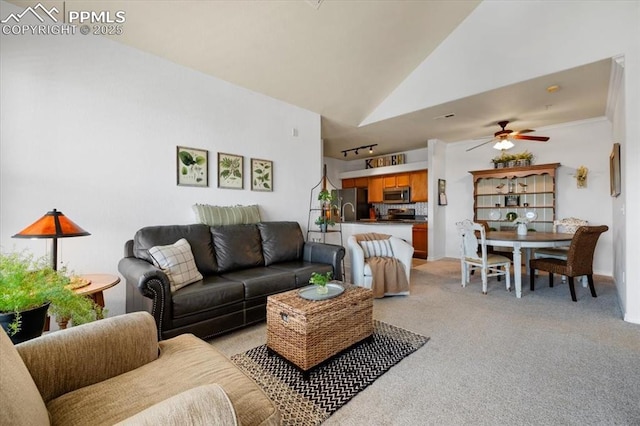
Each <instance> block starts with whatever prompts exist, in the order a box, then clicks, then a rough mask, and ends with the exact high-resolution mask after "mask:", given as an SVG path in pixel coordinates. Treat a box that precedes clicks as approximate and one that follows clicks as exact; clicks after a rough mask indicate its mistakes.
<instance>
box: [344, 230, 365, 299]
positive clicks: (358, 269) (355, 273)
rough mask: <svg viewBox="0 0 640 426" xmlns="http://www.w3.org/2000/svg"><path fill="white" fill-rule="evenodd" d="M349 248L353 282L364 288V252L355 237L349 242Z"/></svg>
mask: <svg viewBox="0 0 640 426" xmlns="http://www.w3.org/2000/svg"><path fill="white" fill-rule="evenodd" d="M347 247H349V258H350V259H351V282H352V283H353V284H355V285H357V286H364V251H363V250H362V247H361V246H360V244H358V242H357V241H356V239H355V237H354V236H353V235H352V236H350V237H349V239H348V240H347Z"/></svg>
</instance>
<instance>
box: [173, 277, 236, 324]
mask: <svg viewBox="0 0 640 426" xmlns="http://www.w3.org/2000/svg"><path fill="white" fill-rule="evenodd" d="M172 300H173V317H174V318H176V319H178V318H182V317H185V316H190V315H195V314H198V313H199V312H204V311H208V310H211V309H218V308H222V307H224V306H227V305H232V304H234V303H239V302H242V301H243V300H244V287H243V285H242V283H241V282H238V281H232V280H229V279H226V278H222V277H219V276H217V275H211V276H208V277H205V278H204V279H203V280H202V281H199V282H197V283H195V284H191V285H190V286H187V287H185V288H183V289H180V290H179V291H177V292H175V293H174V294H173V296H172Z"/></svg>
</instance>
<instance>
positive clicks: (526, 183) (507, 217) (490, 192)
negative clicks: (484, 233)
mask: <svg viewBox="0 0 640 426" xmlns="http://www.w3.org/2000/svg"><path fill="white" fill-rule="evenodd" d="M559 166H560V163H552V164H539V165H533V166H526V167H513V168H506V169H487V170H475V171H470V172H469V173H471V174H472V175H473V219H474V220H475V221H486V222H487V223H488V224H489V227H490V228H494V229H496V230H503V231H504V230H510V229H514V228H515V224H514V223H513V220H514V218H515V217H528V218H530V222H529V224H528V225H527V227H528V228H529V229H530V230H536V231H548V232H550V231H552V230H553V221H554V220H555V218H556V169H557V168H558V167H559Z"/></svg>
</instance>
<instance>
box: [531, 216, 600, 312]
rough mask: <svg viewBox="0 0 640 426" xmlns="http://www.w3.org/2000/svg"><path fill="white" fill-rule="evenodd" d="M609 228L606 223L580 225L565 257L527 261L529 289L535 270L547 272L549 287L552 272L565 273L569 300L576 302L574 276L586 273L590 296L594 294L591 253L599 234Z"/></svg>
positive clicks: (594, 295) (533, 280)
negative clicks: (569, 294) (569, 293)
mask: <svg viewBox="0 0 640 426" xmlns="http://www.w3.org/2000/svg"><path fill="white" fill-rule="evenodd" d="M608 229H609V227H608V226H606V225H601V226H581V227H579V228H578V230H577V231H576V233H575V234H574V235H573V239H572V240H571V245H570V246H569V250H568V252H567V258H566V260H564V259H557V258H550V257H545V258H541V259H532V260H530V261H529V282H530V285H531V291H534V287H535V285H534V282H535V274H534V272H535V270H536V269H537V270H539V271H547V272H548V273H549V287H553V274H560V275H565V276H566V277H567V280H568V281H569V291H570V292H571V300H573V301H574V302H576V301H577V300H576V289H575V286H574V283H573V279H574V277H579V276H581V275H586V277H587V280H588V281H589V290H591V296H593V297H597V296H596V289H595V287H594V286H593V254H594V252H595V250H596V244H597V243H598V238H600V234H602V233H603V232H606V231H607V230H608Z"/></svg>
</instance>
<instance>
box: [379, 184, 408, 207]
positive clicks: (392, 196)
mask: <svg viewBox="0 0 640 426" xmlns="http://www.w3.org/2000/svg"><path fill="white" fill-rule="evenodd" d="M382 201H383V202H385V203H388V204H404V203H410V202H411V189H410V188H409V187H408V186H407V187H402V188H385V189H384V190H383V192H382Z"/></svg>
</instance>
